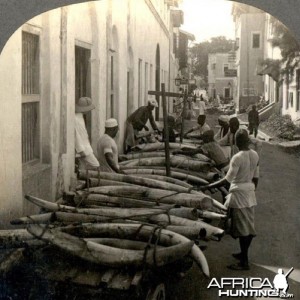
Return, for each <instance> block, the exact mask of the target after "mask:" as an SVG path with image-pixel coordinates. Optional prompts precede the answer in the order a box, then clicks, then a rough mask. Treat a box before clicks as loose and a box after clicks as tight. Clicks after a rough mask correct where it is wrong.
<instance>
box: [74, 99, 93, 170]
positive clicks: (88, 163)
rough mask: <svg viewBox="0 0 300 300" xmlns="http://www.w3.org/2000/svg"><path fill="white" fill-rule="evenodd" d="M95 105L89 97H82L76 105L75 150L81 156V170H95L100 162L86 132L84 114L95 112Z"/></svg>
mask: <svg viewBox="0 0 300 300" xmlns="http://www.w3.org/2000/svg"><path fill="white" fill-rule="evenodd" d="M94 108H95V105H94V104H93V101H92V99H91V98H89V97H81V98H80V99H79V100H78V102H77V103H76V104H75V149H76V152H77V154H79V155H80V165H79V168H80V169H95V168H98V167H99V162H98V160H97V158H96V157H95V155H94V152H93V149H92V147H91V144H90V141H89V136H88V133H87V130H86V126H85V122H84V119H83V114H85V113H87V112H89V111H91V110H93V109H94Z"/></svg>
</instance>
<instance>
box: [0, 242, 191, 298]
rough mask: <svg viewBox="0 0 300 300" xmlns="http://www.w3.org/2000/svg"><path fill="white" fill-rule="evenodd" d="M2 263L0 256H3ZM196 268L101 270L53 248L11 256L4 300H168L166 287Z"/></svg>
mask: <svg viewBox="0 0 300 300" xmlns="http://www.w3.org/2000/svg"><path fill="white" fill-rule="evenodd" d="M0 257H1V256H0ZM192 264H193V262H192V260H191V258H189V257H186V258H184V259H181V260H178V261H177V262H175V263H172V264H169V265H166V266H164V267H159V268H151V269H150V268H148V267H144V268H143V269H139V270H137V269H132V268H116V269H113V268H107V267H101V266H98V265H95V264H92V263H89V262H86V261H83V260H81V259H79V258H78V257H73V256H70V255H67V254H66V253H63V252H61V251H60V250H59V249H58V248H56V247H54V246H46V247H43V248H38V249H32V248H28V249H25V248H22V249H17V250H14V251H10V252H9V253H8V254H6V255H4V257H2V261H1V264H0V272H1V277H2V278H1V283H0V299H14V300H15V299H22V300H25V299H34V300H37V299H43V300H48V299H49V300H50V299H65V300H67V299H77V300H78V299H89V300H90V299H101V300H103V299H117V300H119V299H120V300H121V299H130V300H131V299H143V300H154V299H155V300H158V299H159V300H164V299H166V297H167V293H168V291H167V290H168V286H170V285H172V284H176V281H177V280H180V278H181V277H180V276H178V275H179V274H182V273H185V272H187V271H188V270H189V269H190V268H191V266H192Z"/></svg>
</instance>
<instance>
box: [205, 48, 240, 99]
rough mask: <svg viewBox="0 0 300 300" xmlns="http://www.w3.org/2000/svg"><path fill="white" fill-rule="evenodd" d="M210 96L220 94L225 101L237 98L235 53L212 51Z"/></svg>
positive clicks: (210, 57)
mask: <svg viewBox="0 0 300 300" xmlns="http://www.w3.org/2000/svg"><path fill="white" fill-rule="evenodd" d="M207 69H208V96H209V98H212V99H216V98H217V95H219V97H220V99H221V100H223V101H224V103H228V102H229V101H231V100H234V99H235V98H236V91H237V89H236V84H237V80H236V79H237V70H236V67H235V53H234V52H232V51H230V52H228V53H211V54H209V55H208V66H207Z"/></svg>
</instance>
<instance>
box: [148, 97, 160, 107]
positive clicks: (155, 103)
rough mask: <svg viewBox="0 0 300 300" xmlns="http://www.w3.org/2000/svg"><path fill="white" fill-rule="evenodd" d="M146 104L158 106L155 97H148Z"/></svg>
mask: <svg viewBox="0 0 300 300" xmlns="http://www.w3.org/2000/svg"><path fill="white" fill-rule="evenodd" d="M148 104H150V105H152V106H154V107H158V103H157V101H156V100H155V99H150V100H148Z"/></svg>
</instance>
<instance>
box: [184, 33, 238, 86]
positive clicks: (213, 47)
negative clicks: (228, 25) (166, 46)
mask: <svg viewBox="0 0 300 300" xmlns="http://www.w3.org/2000/svg"><path fill="white" fill-rule="evenodd" d="M233 43H234V41H233V40H228V39H226V37H224V36H218V37H212V38H211V39H210V40H209V41H204V42H202V43H199V44H196V45H194V46H193V47H192V48H191V49H190V50H191V54H192V59H193V67H194V69H193V73H194V75H199V76H202V78H204V79H205V82H207V75H208V71H207V65H208V54H210V53H226V52H229V51H230V50H232V46H233Z"/></svg>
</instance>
